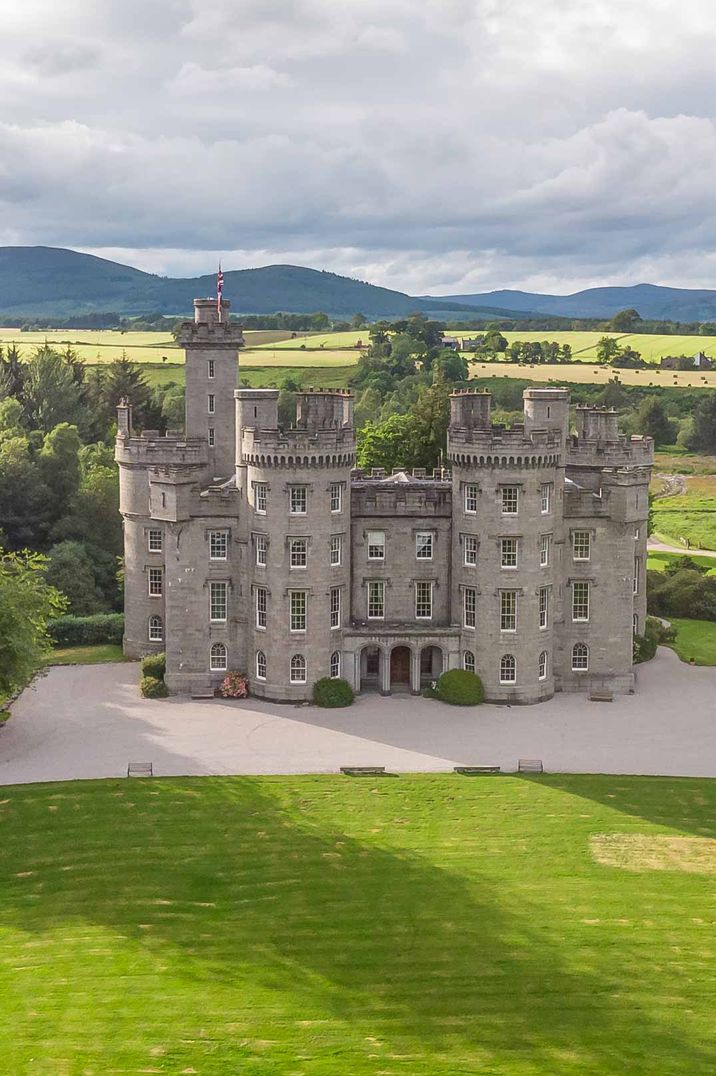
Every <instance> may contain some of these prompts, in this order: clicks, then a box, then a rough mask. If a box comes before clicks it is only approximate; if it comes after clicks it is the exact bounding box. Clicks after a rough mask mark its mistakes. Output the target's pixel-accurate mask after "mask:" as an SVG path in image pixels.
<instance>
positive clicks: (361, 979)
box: [0, 704, 716, 1076]
mask: <svg viewBox="0 0 716 1076" xmlns="http://www.w3.org/2000/svg"><path fill="white" fill-rule="evenodd" d="M157 705H161V704H157ZM0 817H2V824H3V841H2V843H1V844H0V864H1V868H2V876H3V878H4V879H5V883H4V885H3V887H2V892H1V893H0V907H1V908H2V930H1V931H0V959H1V960H2V966H3V976H4V980H5V990H4V1003H3V1006H2V1012H1V1013H0V1026H1V1027H2V1031H1V1032H0V1067H1V1069H2V1071H3V1072H8V1073H21V1072H29V1071H33V1072H34V1071H36V1072H46V1073H68V1074H69V1073H75V1072H76V1073H84V1072H87V1073H90V1072H95V1073H100V1072H103V1073H104V1072H107V1073H109V1072H156V1073H179V1072H196V1073H201V1074H202V1076H207V1074H209V1076H214V1074H216V1076H219V1074H223V1073H229V1072H239V1071H240V1072H241V1073H246V1074H247V1076H253V1074H255V1076H258V1074H259V1073H272V1074H285V1076H289V1074H298V1073H301V1074H302V1076H335V1073H338V1072H345V1073H350V1074H351V1076H375V1074H376V1073H379V1072H380V1073H386V1074H388V1073H389V1074H391V1076H401V1074H404V1076H456V1074H460V1073H464V1074H468V1073H475V1072H490V1073H493V1074H496V1076H623V1074H624V1073H626V1072H633V1073H638V1072H648V1073H649V1076H673V1074H675V1073H681V1072H683V1073H688V1074H689V1076H707V1074H708V1076H710V1074H711V1073H712V1072H713V1071H714V1067H716V1035H715V1032H714V1025H713V992H712V985H713V982H712V976H713V923H712V916H711V914H710V906H711V902H712V900H713V895H714V884H716V880H715V878H714V871H715V869H716V858H715V853H714V839H715V838H716V824H715V823H714V819H715V818H716V782H715V781H709V780H696V779H682V780H679V779H676V780H674V779H662V778H639V777H635V778H630V777H600V776H566V775H565V776H561V775H552V776H545V777H542V778H535V779H521V778H517V777H492V778H473V779H467V778H464V777H460V776H458V775H421V776H401V777H399V778H395V779H393V780H383V781H381V780H373V779H368V780H355V779H354V780H351V779H349V778H345V777H334V776H317V777H295V778H240V777H238V778H234V777H226V778H209V777H207V778H194V779H156V778H155V779H147V780H144V781H139V780H134V781H127V780H126V779H124V780H110V781H97V782H71V783H67V784H45V785H24V786H16V787H6V788H5V789H3V796H2V802H1V803H0Z"/></svg>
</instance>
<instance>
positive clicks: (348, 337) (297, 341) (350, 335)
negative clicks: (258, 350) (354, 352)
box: [244, 329, 370, 351]
mask: <svg viewBox="0 0 716 1076" xmlns="http://www.w3.org/2000/svg"><path fill="white" fill-rule="evenodd" d="M244 335H245V336H247V337H248V335H249V334H248V333H245V334H244ZM359 340H362V341H363V343H364V344H369V343H370V337H369V335H368V329H358V330H354V329H351V330H350V332H344V333H298V334H297V335H296V336H295V337H294V338H289V339H286V340H283V341H282V342H281V343H280V344H277V345H276V347H277V349H280V350H281V351H295V350H296V349H298V350H300V351H302V350H304V348H305V350H306V351H313V350H316V349H320V350H321V351H323V350H325V349H326V348H331V349H333V348H347V347H355V346H356V344H357V343H358V341H359ZM265 346H267V347H270V346H271V345H265Z"/></svg>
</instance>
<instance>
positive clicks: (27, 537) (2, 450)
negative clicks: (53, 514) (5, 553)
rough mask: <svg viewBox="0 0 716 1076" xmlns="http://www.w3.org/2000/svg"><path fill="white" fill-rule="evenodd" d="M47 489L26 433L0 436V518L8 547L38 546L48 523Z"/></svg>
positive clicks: (44, 537)
mask: <svg viewBox="0 0 716 1076" xmlns="http://www.w3.org/2000/svg"><path fill="white" fill-rule="evenodd" d="M50 500H51V494H50V490H49V489H48V488H47V486H46V485H45V483H44V482H43V480H42V478H41V477H40V472H39V469H38V467H37V465H36V463H35V461H34V460H33V458H32V454H31V449H30V442H29V440H28V438H27V437H26V436H8V437H6V438H4V439H2V440H0V521H1V523H2V529H3V534H4V535H5V541H6V544H7V545H8V546H9V547H10V549H15V550H17V549H30V548H34V549H38V548H40V549H42V548H44V547H45V543H46V541H47V533H48V529H49V524H50V513H49V510H48V505H49V502H50Z"/></svg>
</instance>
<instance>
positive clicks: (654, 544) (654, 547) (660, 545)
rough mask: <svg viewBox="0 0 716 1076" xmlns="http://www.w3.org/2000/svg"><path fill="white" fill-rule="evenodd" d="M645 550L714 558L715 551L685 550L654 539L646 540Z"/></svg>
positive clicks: (683, 547)
mask: <svg viewBox="0 0 716 1076" xmlns="http://www.w3.org/2000/svg"><path fill="white" fill-rule="evenodd" d="M646 548H647V552H649V553H681V554H682V555H683V556H686V557H716V549H687V548H686V546H683V545H666V544H665V543H664V542H660V541H658V539H656V538H648V539H647V542H646Z"/></svg>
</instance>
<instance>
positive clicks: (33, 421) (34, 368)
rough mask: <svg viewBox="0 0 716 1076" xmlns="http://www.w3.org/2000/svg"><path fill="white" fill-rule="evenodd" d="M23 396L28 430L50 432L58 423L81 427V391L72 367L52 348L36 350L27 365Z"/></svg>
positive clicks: (82, 417)
mask: <svg viewBox="0 0 716 1076" xmlns="http://www.w3.org/2000/svg"><path fill="white" fill-rule="evenodd" d="M22 393H23V402H24V406H25V414H26V415H27V421H28V424H29V426H30V428H31V429H35V430H44V431H45V432H47V433H49V431H50V430H52V429H54V427H55V426H57V425H59V423H61V422H69V423H72V424H73V425H75V426H81V425H82V423H83V419H84V418H85V412H84V407H83V402H82V390H81V388H80V386H79V385H78V383H77V381H76V380H75V376H74V371H73V369H72V367H71V366H70V365H68V363H67V362H65V360H64V358H63V357H62V355H60V354H59V352H57V351H55V350H54V349H53V348H51V347H48V346H46V345H45V346H44V347H41V348H38V349H37V351H36V352H35V355H34V357H33V358H32V359H31V361H30V362H29V363H28V364H27V368H26V373H25V378H24V382H23V389H22Z"/></svg>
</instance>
